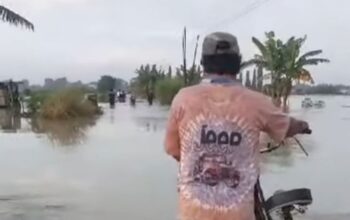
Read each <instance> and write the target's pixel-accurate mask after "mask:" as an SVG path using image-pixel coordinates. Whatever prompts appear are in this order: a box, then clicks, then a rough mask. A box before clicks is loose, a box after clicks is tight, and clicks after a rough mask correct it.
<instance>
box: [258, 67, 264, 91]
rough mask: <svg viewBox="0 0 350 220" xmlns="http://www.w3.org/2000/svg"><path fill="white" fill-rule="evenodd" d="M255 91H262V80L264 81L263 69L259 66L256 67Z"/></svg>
mask: <svg viewBox="0 0 350 220" xmlns="http://www.w3.org/2000/svg"><path fill="white" fill-rule="evenodd" d="M257 74H258V75H257V81H258V82H257V90H258V91H262V89H263V80H264V76H263V74H264V73H263V67H262V66H261V65H259V66H258V73H257Z"/></svg>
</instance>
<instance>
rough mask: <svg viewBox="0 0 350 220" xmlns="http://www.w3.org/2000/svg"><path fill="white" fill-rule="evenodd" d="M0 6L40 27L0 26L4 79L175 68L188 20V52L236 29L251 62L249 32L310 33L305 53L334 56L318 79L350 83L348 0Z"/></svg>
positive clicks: (133, 0)
mask: <svg viewBox="0 0 350 220" xmlns="http://www.w3.org/2000/svg"><path fill="white" fill-rule="evenodd" d="M256 2H258V3H256ZM259 2H260V3H261V4H260V3H259ZM1 4H2V5H4V6H6V7H8V8H10V9H12V10H14V11H16V12H18V13H19V14H21V15H23V16H25V17H26V18H28V19H29V20H30V21H32V22H33V23H34V25H35V28H36V30H35V32H34V33H33V32H30V31H27V30H24V29H21V28H16V27H13V26H9V25H8V24H7V23H0V33H1V41H0V79H8V78H13V79H16V80H17V79H24V78H25V79H29V80H30V81H31V82H32V83H42V82H43V80H44V78H45V77H53V78H55V77H60V76H66V77H68V79H69V80H72V81H73V80H79V79H80V80H83V81H84V82H89V81H94V80H97V78H99V77H100V76H101V75H102V74H111V75H114V76H116V77H121V78H125V79H130V78H131V77H133V76H134V70H135V68H137V67H138V66H139V65H141V64H143V63H157V64H159V65H162V66H167V65H178V64H179V63H180V62H181V58H182V55H181V35H182V29H183V27H184V25H186V26H187V28H188V32H189V37H188V38H189V45H188V47H189V51H188V53H189V56H190V57H192V53H193V47H194V42H195V41H194V40H193V39H194V36H195V35H196V34H200V35H201V36H202V37H203V35H205V34H208V33H210V32H213V31H228V32H231V33H233V34H235V35H236V36H237V37H238V40H239V43H240V47H241V50H242V54H243V56H244V58H246V59H247V58H249V57H251V56H252V55H253V54H254V53H255V51H256V49H255V47H254V45H253V44H252V43H251V37H252V36H257V37H259V38H261V37H263V36H264V32H265V31H270V30H274V31H275V32H276V34H277V35H278V36H280V37H282V38H288V37H290V36H292V35H296V36H303V35H304V34H307V35H308V40H307V42H306V45H305V50H311V49H323V50H324V54H323V56H324V57H326V58H329V59H331V61H332V62H331V63H330V64H324V65H319V66H317V67H313V68H311V70H312V73H313V74H314V77H315V79H316V82H318V83H322V82H331V83H347V84H350V73H348V70H349V63H350V62H349V60H350V14H349V13H348V10H349V8H350V2H349V0H268V1H266V0H171V1H170V0H2V1H1ZM256 6H258V7H256ZM252 8H255V9H254V10H250V9H252ZM248 11H250V13H245V12H248ZM238 17H239V19H237V18H238ZM191 39H192V40H191Z"/></svg>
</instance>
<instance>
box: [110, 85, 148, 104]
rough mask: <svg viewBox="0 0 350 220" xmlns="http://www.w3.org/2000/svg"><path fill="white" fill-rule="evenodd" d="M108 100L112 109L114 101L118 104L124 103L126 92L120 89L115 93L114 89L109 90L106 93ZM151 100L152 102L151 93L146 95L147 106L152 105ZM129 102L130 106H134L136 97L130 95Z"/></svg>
mask: <svg viewBox="0 0 350 220" xmlns="http://www.w3.org/2000/svg"><path fill="white" fill-rule="evenodd" d="M108 100H109V105H110V106H111V107H114V105H115V102H116V100H118V102H121V103H124V102H126V92H125V91H123V90H120V89H119V90H118V91H117V92H115V90H114V89H111V90H110V91H109V93H108ZM153 100H154V95H153V93H150V94H148V95H147V102H148V104H149V105H153ZM129 101H130V105H132V106H135V105H136V97H135V96H134V95H133V94H131V95H130V99H129Z"/></svg>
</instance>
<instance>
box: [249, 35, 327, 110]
mask: <svg viewBox="0 0 350 220" xmlns="http://www.w3.org/2000/svg"><path fill="white" fill-rule="evenodd" d="M266 38H267V39H266V40H265V41H264V42H263V43H262V42H261V41H259V40H258V39H257V38H255V37H253V39H252V40H253V43H254V44H255V45H256V47H257V48H258V49H259V52H260V54H257V55H255V57H254V59H251V60H249V61H247V62H244V63H243V64H242V68H245V67H247V66H250V65H258V66H261V67H263V68H264V69H265V70H266V71H267V72H268V75H269V77H270V79H271V83H270V84H269V86H267V87H265V88H268V89H265V91H268V92H269V94H268V95H270V96H271V97H272V98H273V101H274V102H275V103H276V105H281V104H282V103H283V105H284V106H286V105H287V100H288V97H289V96H290V94H291V91H292V86H293V83H294V82H296V83H299V82H300V81H307V82H311V83H313V78H312V76H311V73H310V72H309V71H308V70H307V69H305V67H306V66H308V65H318V64H319V63H327V62H329V60H328V59H324V58H314V56H316V55H319V54H321V53H322V50H314V51H310V52H307V53H305V54H303V55H300V54H301V48H302V46H303V44H304V43H305V41H306V36H305V37H303V38H295V37H291V38H290V39H288V40H287V41H286V42H285V43H284V42H282V41H281V40H280V39H276V37H275V34H274V32H268V33H266Z"/></svg>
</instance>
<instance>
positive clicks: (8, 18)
mask: <svg viewBox="0 0 350 220" xmlns="http://www.w3.org/2000/svg"><path fill="white" fill-rule="evenodd" d="M0 19H1V20H2V21H4V22H7V23H10V24H12V25H15V26H22V27H25V28H27V29H29V30H32V31H34V25H33V24H32V23H31V22H30V21H28V20H27V19H26V18H24V17H22V16H21V15H19V14H17V13H16V12H13V11H11V10H10V9H8V8H6V7H4V6H2V5H0Z"/></svg>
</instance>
